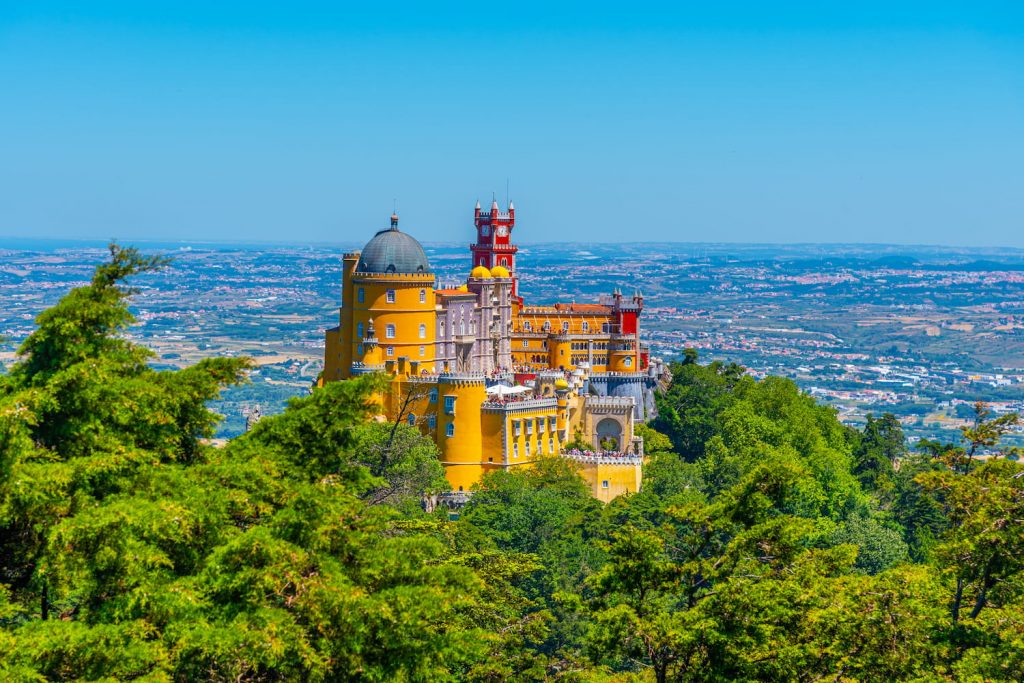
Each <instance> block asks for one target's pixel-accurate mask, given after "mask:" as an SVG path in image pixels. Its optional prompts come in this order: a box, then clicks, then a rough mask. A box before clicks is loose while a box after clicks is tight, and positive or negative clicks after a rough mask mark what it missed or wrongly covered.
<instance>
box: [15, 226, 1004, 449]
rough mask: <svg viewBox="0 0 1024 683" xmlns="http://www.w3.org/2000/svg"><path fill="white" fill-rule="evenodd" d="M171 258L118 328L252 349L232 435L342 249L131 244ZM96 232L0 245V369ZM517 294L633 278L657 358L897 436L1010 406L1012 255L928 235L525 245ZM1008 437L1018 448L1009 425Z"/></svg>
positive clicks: (160, 350) (72, 279) (281, 364)
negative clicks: (888, 419) (739, 377)
mask: <svg viewBox="0 0 1024 683" xmlns="http://www.w3.org/2000/svg"><path fill="white" fill-rule="evenodd" d="M137 246H139V247H141V248H142V249H143V250H145V251H150V252H157V253H166V254H167V255H169V256H172V257H173V258H174V262H173V264H172V266H171V267H169V268H168V269H167V270H165V271H163V272H162V273H159V274H156V275H152V276H147V277H145V278H140V280H139V282H138V283H137V285H138V288H139V293H138V295H137V296H136V298H135V299H134V310H135V313H136V316H137V319H138V324H137V325H136V326H135V327H133V328H132V329H131V330H130V334H131V335H132V336H134V337H136V338H138V339H139V340H141V341H143V342H144V343H145V344H146V345H147V346H148V347H149V348H151V349H152V350H153V352H154V354H155V355H154V360H153V362H154V363H155V364H158V365H163V366H180V365H185V364H188V363H193V362H195V361H196V360H198V359H200V358H202V357H205V356H211V355H237V354H246V355H250V356H252V357H253V358H255V359H256V362H257V364H258V368H257V370H256V371H255V372H254V374H253V377H252V380H253V381H252V383H251V384H248V385H246V386H243V387H239V388H236V389H232V390H230V391H229V392H228V393H226V394H225V396H224V398H223V400H221V401H220V402H218V404H217V406H216V409H217V410H218V411H219V412H221V413H222V414H224V416H225V421H224V423H223V426H222V429H221V433H222V434H223V435H224V436H231V435H233V434H237V433H239V432H241V431H242V430H243V429H244V425H245V415H246V414H247V413H248V412H249V411H251V410H253V409H254V408H255V407H257V406H259V407H260V409H261V410H262V412H263V413H264V414H272V413H275V412H278V411H280V410H281V409H282V407H283V405H284V403H285V401H286V400H287V399H288V398H289V397H291V396H295V395H300V394H302V393H305V392H306V391H307V390H308V389H309V387H310V385H311V384H312V383H313V382H314V381H315V379H316V377H317V375H318V374H319V372H320V370H321V368H322V359H323V330H324V329H325V328H327V327H330V326H332V325H334V324H336V317H337V308H338V305H339V303H340V291H339V289H338V283H339V282H340V281H341V255H342V253H344V252H345V251H346V250H348V249H350V248H352V247H355V246H358V245H355V244H339V245H310V246H280V245H230V244H226V245H211V244H206V245H202V244H189V245H182V244H167V243H152V244H146V243H139V244H137ZM425 246H426V247H427V253H428V255H429V258H430V262H431V264H432V266H433V268H434V270H435V271H436V272H437V273H438V279H439V283H438V284H439V286H444V285H445V284H446V283H447V282H451V283H456V282H457V281H459V279H460V278H461V279H464V278H465V274H466V272H467V268H468V261H467V257H466V251H465V246H464V245H437V244H435V245H430V244H428V245H425ZM104 255H105V250H104V248H103V246H102V245H101V244H98V243H96V244H82V243H61V242H56V241H53V242H43V241H40V242H28V241H22V242H16V241H7V242H5V243H4V244H3V245H0V301H3V303H4V305H3V306H2V307H0V337H2V338H3V340H2V341H0V364H3V365H7V364H10V363H11V362H12V361H13V360H14V351H15V349H16V348H17V345H18V343H19V342H20V341H21V340H22V339H23V338H24V337H25V336H26V335H27V334H28V333H29V332H30V331H31V329H32V327H33V319H34V317H35V316H36V315H37V314H38V313H39V312H40V311H41V310H43V309H44V308H45V307H47V306H49V305H51V304H53V303H54V302H56V301H57V299H58V298H59V297H60V296H61V295H62V294H63V293H64V292H65V291H67V290H68V289H69V288H71V287H74V286H76V285H79V284H82V283H84V282H86V281H87V279H88V278H89V277H90V275H91V272H92V269H93V267H94V266H95V264H96V263H98V262H99V261H101V260H102V259H103V258H104ZM519 259H520V262H521V263H522V264H523V266H524V267H523V269H522V276H521V285H520V287H521V291H523V292H524V293H528V295H529V297H530V299H531V301H536V302H538V303H545V302H548V301H549V300H550V301H554V300H555V299H556V298H557V299H561V300H564V299H565V295H566V294H569V295H570V296H578V297H579V299H580V301H586V300H590V299H593V298H595V295H600V294H605V293H610V292H611V291H612V290H613V289H614V288H616V287H622V286H630V287H632V286H633V285H634V284H639V286H640V287H641V288H642V290H643V294H644V297H645V311H644V320H643V325H644V330H645V331H644V337H645V339H646V340H647V341H648V342H649V343H650V345H651V350H652V353H653V354H654V355H656V356H660V357H662V358H664V359H666V360H673V359H675V358H678V357H679V356H680V355H681V353H682V350H683V349H684V348H687V347H689V348H694V349H697V350H698V352H699V354H700V360H701V362H710V361H716V360H717V361H722V362H735V363H738V364H741V365H743V366H744V367H746V368H747V369H748V372H749V373H750V374H752V375H754V376H756V377H763V376H765V375H780V376H784V377H789V378H791V379H793V380H794V381H795V382H797V384H798V385H799V386H800V387H802V388H803V389H804V390H805V391H807V392H809V393H810V394H811V395H813V396H815V397H816V398H817V399H818V400H819V401H820V402H822V403H825V404H828V405H831V406H833V407H834V408H835V409H836V410H837V412H838V414H839V417H840V419H841V420H842V421H844V422H846V423H849V424H855V425H856V424H861V423H863V421H864V420H865V417H866V415H867V414H869V413H874V414H876V415H877V414H881V413H884V412H891V413H894V414H896V415H897V416H898V417H899V418H900V420H901V422H902V423H903V425H904V429H905V431H906V433H907V435H908V437H909V438H910V439H911V440H912V441H916V440H919V439H922V438H928V439H941V440H947V441H948V440H954V439H956V438H957V436H958V434H959V430H958V428H959V427H960V426H961V425H965V424H968V422H969V420H970V419H971V415H972V414H973V407H972V406H973V403H974V402H975V401H979V400H980V401H985V402H987V403H988V404H989V406H990V408H991V409H992V410H993V411H994V412H996V413H1003V412H1021V411H1024V251H1022V250H1016V251H1015V250H998V249H990V250H984V249H942V248H933V247H893V246H864V245H857V246H844V245H793V246H772V245H724V244H614V245H613V244H586V245H583V244H578V245H574V244H525V245H523V246H521V248H520V252H519ZM1010 443H1016V444H1017V445H1024V435H1022V434H1020V433H1017V434H1015V435H1013V437H1012V438H1011V439H1010Z"/></svg>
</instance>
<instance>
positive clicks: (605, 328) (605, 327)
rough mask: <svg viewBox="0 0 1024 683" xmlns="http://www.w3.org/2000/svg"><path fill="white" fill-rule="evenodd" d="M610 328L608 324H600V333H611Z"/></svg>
mask: <svg viewBox="0 0 1024 683" xmlns="http://www.w3.org/2000/svg"><path fill="white" fill-rule="evenodd" d="M611 330H612V326H611V325H610V324H609V323H601V331H602V332H604V333H605V334H608V333H609V332H611Z"/></svg>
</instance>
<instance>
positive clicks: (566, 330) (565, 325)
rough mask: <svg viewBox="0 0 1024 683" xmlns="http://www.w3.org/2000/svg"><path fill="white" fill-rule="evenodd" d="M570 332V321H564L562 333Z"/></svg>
mask: <svg viewBox="0 0 1024 683" xmlns="http://www.w3.org/2000/svg"><path fill="white" fill-rule="evenodd" d="M568 331H569V321H568V320H563V321H562V332H568Z"/></svg>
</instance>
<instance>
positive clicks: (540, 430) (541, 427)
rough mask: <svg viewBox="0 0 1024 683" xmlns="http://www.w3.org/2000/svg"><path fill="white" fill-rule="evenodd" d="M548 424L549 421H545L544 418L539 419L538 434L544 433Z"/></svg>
mask: <svg viewBox="0 0 1024 683" xmlns="http://www.w3.org/2000/svg"><path fill="white" fill-rule="evenodd" d="M547 423H548V421H547V420H545V419H544V418H543V417H538V418H537V431H538V432H543V431H544V425H546V424H547Z"/></svg>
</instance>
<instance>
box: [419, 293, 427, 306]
mask: <svg viewBox="0 0 1024 683" xmlns="http://www.w3.org/2000/svg"><path fill="white" fill-rule="evenodd" d="M420 303H421V304H425V303H427V290H425V289H421V290H420Z"/></svg>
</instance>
